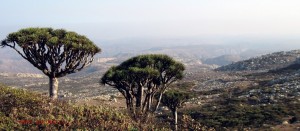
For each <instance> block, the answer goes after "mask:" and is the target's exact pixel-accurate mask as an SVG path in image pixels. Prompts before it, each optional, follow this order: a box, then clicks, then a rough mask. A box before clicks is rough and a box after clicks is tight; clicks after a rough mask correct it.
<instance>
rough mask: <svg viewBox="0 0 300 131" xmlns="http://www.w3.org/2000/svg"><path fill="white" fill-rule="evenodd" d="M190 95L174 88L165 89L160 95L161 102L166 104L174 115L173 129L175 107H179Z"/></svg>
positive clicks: (175, 127)
mask: <svg viewBox="0 0 300 131" xmlns="http://www.w3.org/2000/svg"><path fill="white" fill-rule="evenodd" d="M190 97H191V95H190V94H188V93H185V92H179V91H175V90H171V91H167V92H166V93H165V94H163V97H162V100H161V102H162V104H163V105H165V106H167V107H168V108H169V109H170V110H171V111H172V114H173V117H174V121H173V124H174V130H177V124H178V122H177V109H178V108H181V107H182V106H183V105H184V103H185V102H186V101H187V100H188V99H190Z"/></svg>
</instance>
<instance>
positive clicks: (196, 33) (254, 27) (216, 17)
mask: <svg viewBox="0 0 300 131" xmlns="http://www.w3.org/2000/svg"><path fill="white" fill-rule="evenodd" d="M0 5H1V8H0V11H1V13H0V18H1V22H0V28H1V33H0V38H1V39H3V38H4V37H5V36H6V35H7V34H8V33H10V32H14V31H17V30H18V29H20V28H24V27H37V26H38V27H53V28H65V29H67V30H72V31H76V32H78V33H80V34H84V35H86V36H88V37H89V38H91V39H97V40H99V39H119V38H139V37H150V38H151V37H160V38H164V37H173V38H176V37H203V36H231V37H232V36H233V37H234V36H261V37H264V36H266V37H297V36H299V35H300V1H299V0H1V2H0Z"/></svg>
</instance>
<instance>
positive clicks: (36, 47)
mask: <svg viewBox="0 0 300 131" xmlns="http://www.w3.org/2000/svg"><path fill="white" fill-rule="evenodd" d="M1 46H2V47H10V48H12V49H14V50H15V51H16V52H17V53H18V54H20V55H21V56H22V57H23V58H24V59H26V60H27V61H29V62H30V63H31V64H32V65H33V66H35V67H36V68H37V69H39V70H41V71H42V72H43V73H44V74H45V75H47V76H48V77H49V86H50V88H49V94H50V97H51V98H52V99H56V98H57V92H58V81H57V78H59V77H63V76H65V75H67V74H71V73H75V72H77V71H80V70H81V69H83V68H84V67H86V66H88V65H90V64H91V62H92V61H93V56H94V55H95V54H96V53H98V52H100V51H101V49H100V48H98V47H97V46H96V45H94V43H93V42H92V41H90V40H89V39H88V38H86V37H85V36H82V35H79V34H77V33H75V32H68V31H66V30H63V29H57V30H54V29H52V28H26V29H21V30H19V31H18V32H14V33H11V34H9V35H8V36H7V37H6V39H4V40H3V41H2V42H1Z"/></svg>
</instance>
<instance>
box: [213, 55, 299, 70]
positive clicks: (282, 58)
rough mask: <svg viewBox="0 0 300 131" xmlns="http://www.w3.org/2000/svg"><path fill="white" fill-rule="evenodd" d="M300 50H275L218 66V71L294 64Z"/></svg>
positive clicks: (279, 66) (265, 68)
mask: <svg viewBox="0 0 300 131" xmlns="http://www.w3.org/2000/svg"><path fill="white" fill-rule="evenodd" d="M299 57H300V50H292V51H282V52H275V53H272V54H267V55H263V56H260V57H255V58H251V59H248V60H244V61H239V62H236V63H233V64H230V65H226V66H222V67H219V68H217V69H216V70H218V71H251V70H273V69H277V68H283V67H286V66H288V65H290V64H293V63H294V62H295V61H296V60H297V59H298V58H299Z"/></svg>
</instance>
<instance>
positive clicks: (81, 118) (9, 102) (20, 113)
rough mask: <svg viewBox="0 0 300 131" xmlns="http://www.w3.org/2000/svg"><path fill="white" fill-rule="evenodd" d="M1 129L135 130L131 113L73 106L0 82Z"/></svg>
mask: <svg viewBox="0 0 300 131" xmlns="http://www.w3.org/2000/svg"><path fill="white" fill-rule="evenodd" d="M0 107H1V108H0V130H67V129H68V130H69V129H81V130H94V129H96V130H132V129H136V128H135V127H134V123H133V122H132V120H131V119H130V117H129V116H127V115H125V114H123V113H121V112H118V111H116V110H114V109H110V108H104V107H96V106H91V107H88V106H73V105H71V104H70V103H67V102H64V101H50V100H49V99H47V98H46V97H43V96H41V95H39V94H36V93H32V92H28V91H26V90H21V89H11V88H10V87H6V86H4V85H0Z"/></svg>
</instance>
